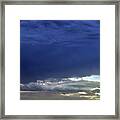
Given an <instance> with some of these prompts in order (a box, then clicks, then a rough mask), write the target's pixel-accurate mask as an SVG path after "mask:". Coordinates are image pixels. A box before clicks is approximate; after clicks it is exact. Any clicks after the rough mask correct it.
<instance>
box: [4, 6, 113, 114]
mask: <svg viewBox="0 0 120 120" xmlns="http://www.w3.org/2000/svg"><path fill="white" fill-rule="evenodd" d="M20 20H100V82H101V86H100V87H101V99H100V100H72V101H71V100H20ZM5 114H6V115H114V114H115V6H114V5H68V6H67V5H26V6H25V5H5Z"/></svg>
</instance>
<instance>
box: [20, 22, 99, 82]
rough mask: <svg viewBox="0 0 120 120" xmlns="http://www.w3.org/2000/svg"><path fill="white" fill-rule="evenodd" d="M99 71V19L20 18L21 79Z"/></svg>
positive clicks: (67, 75)
mask: <svg viewBox="0 0 120 120" xmlns="http://www.w3.org/2000/svg"><path fill="white" fill-rule="evenodd" d="M99 74H100V21H99V20H20V80H21V83H29V82H35V81H36V80H38V79H39V80H45V79H48V78H66V77H69V78H70V77H85V76H90V75H99Z"/></svg>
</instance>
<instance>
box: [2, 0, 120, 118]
mask: <svg viewBox="0 0 120 120" xmlns="http://www.w3.org/2000/svg"><path fill="white" fill-rule="evenodd" d="M5 5H115V115H5ZM0 9H1V13H0V14H1V19H0V24H1V27H0V30H1V32H0V37H1V40H0V71H1V72H0V119H84V120H85V119H114V120H119V119H120V116H119V115H120V105H119V101H120V99H119V80H120V78H119V77H120V76H119V67H120V66H119V59H120V55H119V52H120V48H119V39H120V36H119V33H120V31H119V28H120V19H119V18H120V15H119V14H120V1H119V0H64V1H63V0H58V1H57V0H44V1H43V0H38V1H29V0H28V1H11V0H9V1H4V0H3V1H2V0H1V1H0Z"/></svg>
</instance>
